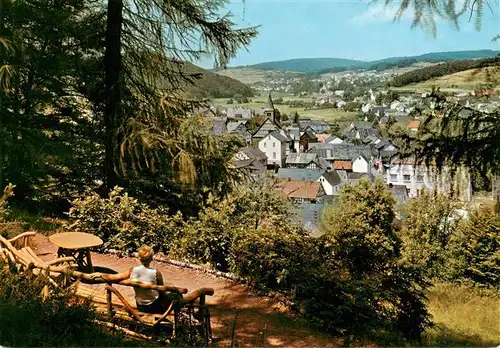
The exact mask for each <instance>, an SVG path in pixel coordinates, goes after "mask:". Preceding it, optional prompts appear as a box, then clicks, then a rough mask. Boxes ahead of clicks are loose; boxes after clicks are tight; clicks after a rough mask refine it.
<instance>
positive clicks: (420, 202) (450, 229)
mask: <svg viewBox="0 0 500 348" xmlns="http://www.w3.org/2000/svg"><path fill="white" fill-rule="evenodd" d="M458 208H459V204H458V203H457V202H456V201H454V200H452V199H450V197H449V196H445V195H442V194H438V193H437V192H431V191H423V192H422V194H421V195H420V196H419V197H418V198H413V199H411V200H410V201H409V202H408V203H407V205H406V206H405V207H404V215H405V216H406V218H405V219H404V221H403V227H402V230H401V232H400V236H401V239H402V241H403V243H404V248H403V249H404V251H403V255H404V257H405V259H406V261H407V262H408V263H409V264H412V265H415V266H416V267H418V268H420V269H422V270H423V271H424V272H425V273H426V275H427V276H428V277H430V278H432V277H440V276H442V275H443V274H444V273H445V272H446V267H443V265H445V264H446V262H447V260H448V259H449V257H450V255H448V254H447V252H446V250H447V248H448V245H449V243H450V239H451V238H452V235H453V233H454V232H455V229H456V228H457V226H458V224H459V222H460V218H459V216H457V214H456V209H458Z"/></svg>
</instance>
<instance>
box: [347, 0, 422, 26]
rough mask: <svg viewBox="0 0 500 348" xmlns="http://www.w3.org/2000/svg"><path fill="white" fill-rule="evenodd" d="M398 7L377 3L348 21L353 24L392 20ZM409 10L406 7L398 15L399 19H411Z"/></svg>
mask: <svg viewBox="0 0 500 348" xmlns="http://www.w3.org/2000/svg"><path fill="white" fill-rule="evenodd" d="M397 11H398V8H397V7H395V6H389V5H387V6H385V5H384V4H381V3H378V4H376V5H375V6H368V9H367V10H366V11H365V12H363V13H361V14H359V15H357V16H355V17H353V18H351V20H350V22H351V23H354V24H373V23H384V22H392V21H393V20H394V18H395V17H396V13H397ZM412 19H413V18H412V13H411V10H410V9H408V10H406V11H405V12H403V15H402V16H401V17H400V20H401V21H405V20H412Z"/></svg>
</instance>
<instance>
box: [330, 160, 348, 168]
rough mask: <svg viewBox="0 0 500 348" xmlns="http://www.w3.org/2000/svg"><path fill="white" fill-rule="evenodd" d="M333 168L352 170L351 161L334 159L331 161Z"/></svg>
mask: <svg viewBox="0 0 500 348" xmlns="http://www.w3.org/2000/svg"><path fill="white" fill-rule="evenodd" d="M333 169H344V170H352V163H351V161H335V162H333Z"/></svg>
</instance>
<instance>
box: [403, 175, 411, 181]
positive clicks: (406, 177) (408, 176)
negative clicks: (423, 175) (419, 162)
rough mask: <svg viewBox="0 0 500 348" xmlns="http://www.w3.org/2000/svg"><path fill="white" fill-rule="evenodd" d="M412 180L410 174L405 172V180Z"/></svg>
mask: <svg viewBox="0 0 500 348" xmlns="http://www.w3.org/2000/svg"><path fill="white" fill-rule="evenodd" d="M410 180H411V177H410V174H404V175H403V181H404V182H410Z"/></svg>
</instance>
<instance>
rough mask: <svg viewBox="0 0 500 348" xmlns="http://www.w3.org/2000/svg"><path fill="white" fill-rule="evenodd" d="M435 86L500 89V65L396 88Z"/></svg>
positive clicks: (451, 89)
mask: <svg viewBox="0 0 500 348" xmlns="http://www.w3.org/2000/svg"><path fill="white" fill-rule="evenodd" d="M433 86H435V87H439V88H440V89H441V90H442V91H449V92H458V91H472V90H474V89H478V88H486V87H488V88H492V89H497V90H500V66H490V67H485V68H477V69H469V70H465V71H460V72H458V73H454V74H450V75H445V76H441V77H436V78H432V79H430V80H427V81H423V82H419V83H413V84H410V85H407V86H404V87H399V88H396V90H401V91H403V90H404V91H417V92H424V91H425V92H428V91H429V90H430V89H431V88H432V87H433Z"/></svg>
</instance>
